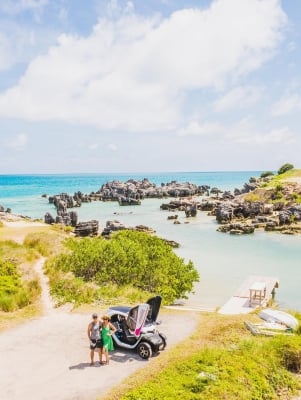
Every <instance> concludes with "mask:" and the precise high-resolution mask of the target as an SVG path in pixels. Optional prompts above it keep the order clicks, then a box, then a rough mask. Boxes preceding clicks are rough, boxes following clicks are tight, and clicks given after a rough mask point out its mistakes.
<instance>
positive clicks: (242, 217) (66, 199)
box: [0, 176, 301, 237]
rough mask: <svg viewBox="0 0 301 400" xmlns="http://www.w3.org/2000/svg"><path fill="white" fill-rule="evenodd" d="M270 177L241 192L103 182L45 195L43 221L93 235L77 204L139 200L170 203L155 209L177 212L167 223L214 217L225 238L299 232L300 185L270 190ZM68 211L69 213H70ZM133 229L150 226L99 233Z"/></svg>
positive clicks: (115, 226) (110, 226) (110, 225)
mask: <svg viewBox="0 0 301 400" xmlns="http://www.w3.org/2000/svg"><path fill="white" fill-rule="evenodd" d="M272 179H273V176H267V177H260V178H256V177H251V178H250V179H249V181H248V182H246V183H245V184H244V185H243V187H242V188H241V189H238V188H236V189H234V191H233V192H231V191H228V190H227V191H222V190H220V189H219V188H217V187H212V188H211V187H210V186H209V185H196V184H194V183H191V182H185V183H179V182H176V181H171V182H168V183H161V185H160V186H157V185H156V184H155V183H152V182H150V181H149V180H148V179H146V178H145V179H143V180H140V181H137V180H134V179H129V180H127V181H126V182H121V181H116V180H114V181H111V182H107V183H105V184H103V185H102V186H101V188H100V189H99V190H98V191H96V192H91V193H90V194H83V193H82V192H80V191H77V192H76V193H74V195H69V194H67V193H61V194H58V195H52V196H49V197H47V195H46V194H43V195H42V197H44V198H48V202H49V204H53V205H54V206H55V208H56V216H55V217H54V216H53V215H52V214H51V213H49V212H47V213H46V214H45V216H44V221H45V223H47V224H54V223H57V224H64V225H66V226H71V227H73V228H74V232H75V234H76V235H77V236H95V235H98V234H99V232H98V230H99V225H98V221H94V220H92V221H85V222H79V221H78V214H77V212H76V211H75V210H74V209H75V208H77V207H80V206H81V205H82V203H88V202H92V201H115V202H118V204H119V205H120V206H139V205H141V204H142V202H143V200H144V199H148V198H157V199H168V198H169V199H170V198H171V200H170V201H169V202H168V203H162V204H161V206H160V209H161V210H163V211H168V212H173V213H175V212H176V213H177V214H171V215H168V217H167V219H169V220H171V221H172V222H173V223H174V224H180V223H181V222H180V221H179V218H178V216H179V214H178V213H180V212H183V213H184V214H185V217H186V218H187V220H186V221H185V222H186V223H189V218H193V217H195V216H196V215H197V213H198V212H207V213H208V215H210V216H214V217H215V218H216V221H217V222H218V224H219V227H218V229H217V231H219V232H223V233H230V234H250V233H254V232H255V231H256V230H257V229H264V230H265V231H269V232H270V231H275V232H280V233H285V234H295V233H301V202H300V199H301V182H300V179H299V180H298V179H297V180H296V181H287V182H281V183H279V184H276V185H274V186H269V182H270V181H271V180H272ZM70 209H71V210H70ZM0 210H1V211H2V212H4V211H5V212H7V213H9V212H11V210H10V209H7V210H4V208H3V207H1V206H0ZM121 229H135V230H142V231H145V232H153V230H152V229H151V228H149V227H145V226H142V227H141V226H140V227H139V226H138V227H125V226H124V225H123V224H121V223H120V222H119V221H116V220H115V221H107V223H106V226H105V228H104V229H103V231H102V232H101V235H103V236H105V237H109V236H110V234H111V233H112V232H114V231H117V230H121Z"/></svg>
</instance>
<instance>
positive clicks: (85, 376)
mask: <svg viewBox="0 0 301 400" xmlns="http://www.w3.org/2000/svg"><path fill="white" fill-rule="evenodd" d="M43 262H44V260H43V259H41V260H39V262H38V263H37V265H36V270H37V272H38V273H39V275H40V277H41V284H42V288H43V296H42V299H43V304H44V308H45V315H44V316H43V317H40V318H38V319H36V320H33V321H31V322H28V323H26V324H24V325H22V326H19V327H17V328H15V329H13V330H9V331H6V332H4V333H2V334H1V335H0V355H1V356H0V388H1V389H0V393H1V398H3V399H6V400H50V399H51V400H53V399H56V400H77V399H78V400H92V399H95V398H96V397H97V396H99V395H101V394H103V393H104V392H106V391H107V390H109V389H110V388H112V387H113V386H116V385H118V384H119V383H120V382H121V381H122V380H123V379H124V378H126V377H127V376H129V375H130V374H131V373H132V372H134V371H135V370H137V369H138V368H142V367H143V366H145V365H146V364H147V363H149V362H152V360H150V361H143V360H142V359H141V358H140V357H139V356H138V355H136V353H135V352H124V351H120V350H116V351H115V352H112V353H111V362H110V365H108V366H100V365H99V364H98V363H95V366H94V367H90V365H89V348H88V345H89V343H88V339H87V334H86V329H87V325H88V323H89V322H90V316H89V315H81V314H70V313H68V312H66V311H63V310H55V309H53V308H52V301H51V299H50V298H49V295H48V285H47V279H46V277H45V276H44V274H43V272H42V267H43ZM179 320H180V323H179ZM195 320H196V319H194V318H193V317H192V314H191V313H187V312H186V313H185V312H184V313H183V312H178V313H175V312H174V313H171V314H167V315H163V316H162V325H161V326H160V330H161V331H162V332H164V333H165V334H166V335H167V337H168V346H171V345H173V344H175V343H177V342H178V341H180V340H182V339H184V338H185V337H187V336H188V335H189V334H190V333H191V332H192V331H193V330H194V328H195V326H196V322H195ZM175 327H176V329H175ZM159 357H160V355H159ZM96 360H97V358H96Z"/></svg>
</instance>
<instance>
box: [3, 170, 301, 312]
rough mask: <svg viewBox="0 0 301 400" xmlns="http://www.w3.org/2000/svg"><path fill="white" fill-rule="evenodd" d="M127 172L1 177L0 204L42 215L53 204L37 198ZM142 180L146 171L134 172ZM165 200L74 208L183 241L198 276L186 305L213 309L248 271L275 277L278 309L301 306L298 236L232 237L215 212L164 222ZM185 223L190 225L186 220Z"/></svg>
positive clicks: (226, 182)
mask: <svg viewBox="0 0 301 400" xmlns="http://www.w3.org/2000/svg"><path fill="white" fill-rule="evenodd" d="M259 174H260V173H259V172H257V173H252V172H235V173H233V172H220V173H218V172H214V173H209V172H208V173H178V174H176V173H167V174H166V173H164V174H153V175H150V174H147V175H146V176H148V178H149V179H150V180H151V181H154V182H156V183H157V184H159V183H160V182H167V181H171V180H178V181H182V182H183V181H190V182H195V183H197V184H209V185H211V187H213V186H218V187H219V188H221V189H233V188H234V187H241V186H242V185H243V183H244V182H245V181H247V180H248V178H249V177H250V176H254V175H255V176H258V175H259ZM130 177H131V176H130V175H127V174H122V175H118V176H116V175H113V174H109V175H108V174H106V175H105V174H98V175H97V174H91V175H74V176H73V175H44V176H39V175H35V176H0V204H3V205H4V206H5V207H11V208H12V210H13V212H15V213H19V214H23V215H28V216H31V217H34V218H43V216H44V214H45V213H46V212H47V211H49V212H52V213H53V215H55V209H54V207H53V206H52V205H50V204H49V203H48V200H47V199H45V198H42V197H41V194H42V193H47V194H49V195H51V194H56V193H59V192H62V191H66V192H68V193H73V192H74V191H75V190H81V191H82V192H90V191H92V190H94V191H96V190H97V189H98V188H99V187H100V186H101V184H102V183H104V182H106V181H108V180H112V179H120V180H126V179H128V178H130ZM134 177H135V178H136V179H142V178H143V177H144V174H139V175H137V176H134ZM163 201H164V202H167V201H169V200H158V199H147V200H144V201H143V203H142V205H141V206H136V207H133V206H132V207H120V206H119V205H118V204H117V203H112V202H107V203H103V202H93V203H89V204H83V205H82V207H80V208H78V209H76V211H77V212H78V214H79V219H80V220H81V221H84V220H88V219H98V220H99V221H100V225H101V228H102V227H103V226H104V225H105V222H106V221H107V220H112V219H116V220H119V221H120V222H122V223H124V224H125V225H128V226H135V225H138V224H143V225H147V226H150V227H152V228H154V229H155V230H156V231H157V234H158V235H159V236H161V237H164V238H167V239H170V240H175V241H177V242H179V243H180V244H181V247H180V248H179V249H177V250H176V252H177V254H178V255H180V256H181V257H184V258H185V259H187V260H188V259H191V260H192V261H193V262H194V264H195V266H196V267H197V269H198V270H199V272H200V276H201V280H200V282H199V283H197V284H196V285H195V294H193V295H191V296H190V297H189V299H188V301H187V304H188V305H191V306H197V307H205V308H206V307H210V308H212V307H213V308H215V307H219V306H221V305H223V303H224V302H225V301H226V300H227V299H228V298H229V297H230V296H232V295H233V294H234V293H235V291H236V290H237V288H238V287H239V286H240V285H241V283H242V282H243V281H244V279H245V278H246V277H247V276H248V275H269V276H276V277H278V278H279V280H280V287H279V289H277V291H276V300H277V302H278V303H279V305H280V307H282V308H293V309H297V310H299V311H301V295H300V285H301V236H287V235H281V234H275V233H266V232H263V231H258V232H256V233H255V234H254V235H246V236H233V235H227V234H222V233H219V232H216V228H217V224H216V222H215V219H214V217H209V216H207V213H205V212H202V213H201V212H199V213H198V215H197V217H196V218H190V219H186V218H185V216H184V213H178V214H179V220H180V221H181V222H182V224H180V225H175V224H173V221H168V220H167V216H168V215H169V213H168V212H166V211H160V205H161V203H162V202H163ZM185 222H189V224H185Z"/></svg>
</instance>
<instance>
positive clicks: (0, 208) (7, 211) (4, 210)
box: [0, 204, 12, 214]
mask: <svg viewBox="0 0 301 400" xmlns="http://www.w3.org/2000/svg"><path fill="white" fill-rule="evenodd" d="M0 212H5V213H8V214H11V213H12V210H11V208H9V207H8V208H7V209H5V208H4V207H3V206H2V205H1V204H0Z"/></svg>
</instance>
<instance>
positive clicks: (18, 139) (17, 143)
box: [5, 133, 28, 151]
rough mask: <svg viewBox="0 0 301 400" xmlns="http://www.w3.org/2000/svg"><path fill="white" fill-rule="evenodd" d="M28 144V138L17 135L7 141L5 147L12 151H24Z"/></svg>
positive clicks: (20, 134) (23, 135)
mask: <svg viewBox="0 0 301 400" xmlns="http://www.w3.org/2000/svg"><path fill="white" fill-rule="evenodd" d="M27 142H28V136H27V135H26V134H25V133H19V134H18V135H16V136H14V137H13V138H12V139H10V140H8V141H7V142H6V144H5V147H7V148H9V149H11V150H13V151H24V150H25V148H26V145H27Z"/></svg>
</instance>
